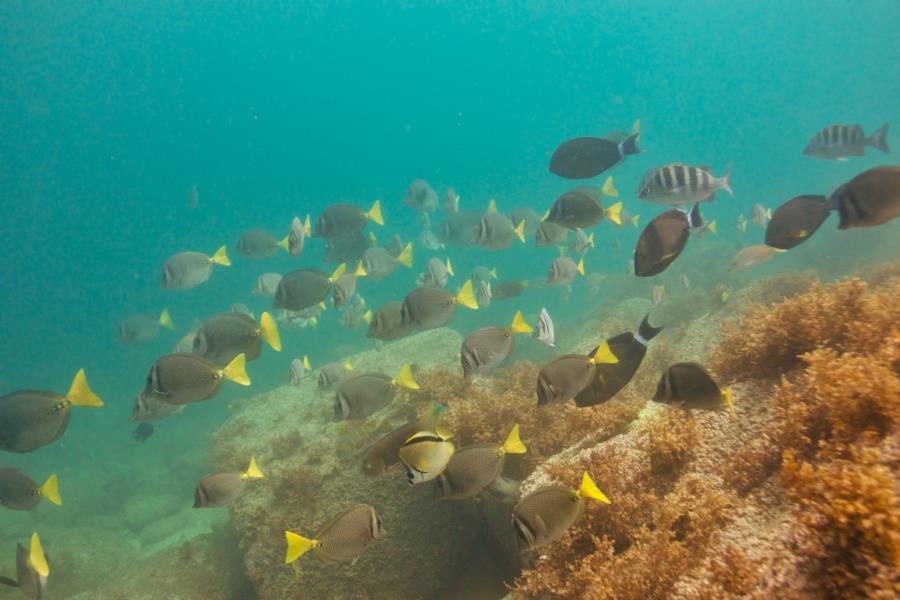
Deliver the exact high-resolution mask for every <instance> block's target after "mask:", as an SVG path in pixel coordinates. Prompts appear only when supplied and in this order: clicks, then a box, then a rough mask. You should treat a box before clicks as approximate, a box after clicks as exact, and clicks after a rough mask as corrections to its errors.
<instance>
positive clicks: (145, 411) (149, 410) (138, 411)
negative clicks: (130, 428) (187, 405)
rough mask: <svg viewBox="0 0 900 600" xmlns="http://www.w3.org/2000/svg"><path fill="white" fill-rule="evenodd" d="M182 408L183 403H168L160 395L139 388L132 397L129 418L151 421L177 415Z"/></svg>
mask: <svg viewBox="0 0 900 600" xmlns="http://www.w3.org/2000/svg"><path fill="white" fill-rule="evenodd" d="M183 410H184V405H181V404H170V403H168V402H166V401H165V400H164V399H163V398H161V397H160V396H157V395H155V394H153V393H150V394H148V393H146V391H145V390H141V391H140V392H138V395H137V396H136V397H135V399H134V405H133V406H132V409H131V420H132V421H141V422H144V423H151V422H153V421H161V420H163V419H165V418H166V417H170V416H172V415H177V414H178V413H180V412H181V411H183Z"/></svg>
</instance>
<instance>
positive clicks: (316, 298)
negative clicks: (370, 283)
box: [272, 263, 347, 311]
mask: <svg viewBox="0 0 900 600" xmlns="http://www.w3.org/2000/svg"><path fill="white" fill-rule="evenodd" d="M346 268H347V265H346V264H345V263H341V264H340V265H339V266H338V268H337V269H335V270H334V273H332V274H331V276H329V275H328V274H327V273H323V272H322V271H316V270H315V269H295V270H294V271H291V272H290V273H288V274H287V275H285V276H284V277H282V278H281V281H279V282H278V289H277V290H276V291H275V301H274V302H273V303H272V306H273V307H275V308H284V309H286V310H294V311H297V310H303V309H305V308H309V307H311V306H316V305H317V304H319V303H320V302H322V301H324V300H325V298H327V297H328V292H330V291H331V286H332V284H334V282H336V281H337V280H338V279H339V278H340V276H341V275H343V274H344V270H345V269H346Z"/></svg>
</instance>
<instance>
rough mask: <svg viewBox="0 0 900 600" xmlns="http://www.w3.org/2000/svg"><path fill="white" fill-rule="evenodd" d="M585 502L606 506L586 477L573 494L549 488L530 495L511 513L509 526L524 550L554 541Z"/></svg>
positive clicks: (565, 489) (603, 496) (601, 495)
mask: <svg viewBox="0 0 900 600" xmlns="http://www.w3.org/2000/svg"><path fill="white" fill-rule="evenodd" d="M585 498H590V499H592V500H596V501H598V502H603V503H604V504H609V499H608V498H607V497H606V496H605V495H604V494H603V492H601V491H600V490H599V489H598V488H597V486H596V485H595V484H594V482H593V481H592V480H591V478H590V476H589V475H588V474H587V473H585V474H584V475H583V476H582V479H581V487H579V489H577V490H574V489H572V488H569V487H565V486H562V485H551V486H547V487H542V488H539V489H537V490H535V491H533V492H531V493H530V494H528V495H527V496H525V497H524V498H522V499H521V500H519V502H518V504H516V507H515V509H514V510H513V526H514V527H515V529H516V533H517V534H518V536H519V539H520V540H521V541H522V543H523V544H525V546H526V547H528V548H536V547H539V546H544V545H546V544H549V543H550V542H553V541H555V540H556V539H557V538H559V536H561V535H562V534H563V533H564V532H565V531H566V529H568V528H569V527H571V526H572V524H574V523H575V521H577V520H578V517H580V516H581V513H582V512H583V511H584V499H585Z"/></svg>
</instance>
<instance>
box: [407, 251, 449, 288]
mask: <svg viewBox="0 0 900 600" xmlns="http://www.w3.org/2000/svg"><path fill="white" fill-rule="evenodd" d="M452 275H453V265H452V264H451V263H450V258H447V262H446V263H444V262H442V261H441V259H439V258H437V257H436V256H435V257H432V258H430V259H429V260H428V264H427V265H425V270H424V271H422V273H420V274H419V276H418V277H416V285H417V286H419V287H422V286H430V287H436V288H443V287H445V286H446V285H447V280H448V279H449V278H450V277H451V276H452Z"/></svg>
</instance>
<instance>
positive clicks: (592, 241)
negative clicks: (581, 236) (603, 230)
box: [587, 231, 597, 248]
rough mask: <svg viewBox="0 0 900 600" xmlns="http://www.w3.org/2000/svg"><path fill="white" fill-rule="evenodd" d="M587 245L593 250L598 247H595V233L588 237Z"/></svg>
mask: <svg viewBox="0 0 900 600" xmlns="http://www.w3.org/2000/svg"><path fill="white" fill-rule="evenodd" d="M587 243H588V246H590V247H591V248H596V247H597V246H595V245H594V232H593V231H592V232H591V235H589V236H588V239H587Z"/></svg>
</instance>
